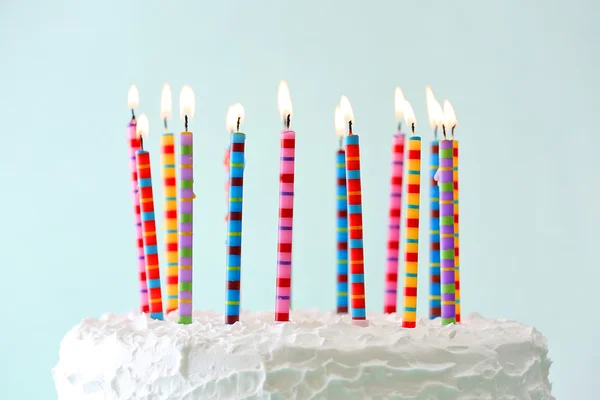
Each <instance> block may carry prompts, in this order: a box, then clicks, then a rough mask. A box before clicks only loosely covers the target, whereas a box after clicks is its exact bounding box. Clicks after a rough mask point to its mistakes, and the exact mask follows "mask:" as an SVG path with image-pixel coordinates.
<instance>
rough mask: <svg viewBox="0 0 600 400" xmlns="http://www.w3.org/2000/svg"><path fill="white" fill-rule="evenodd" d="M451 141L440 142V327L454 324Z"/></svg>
mask: <svg viewBox="0 0 600 400" xmlns="http://www.w3.org/2000/svg"><path fill="white" fill-rule="evenodd" d="M452 147H453V145H452V140H448V139H446V133H445V128H444V140H442V141H441V142H440V169H439V172H438V183H439V186H440V231H441V246H440V247H441V250H440V251H441V264H442V265H441V270H442V272H441V275H442V276H441V278H442V279H441V281H442V325H448V324H451V323H454V322H456V311H455V310H456V304H455V301H456V298H455V286H454V284H455V283H454V282H455V281H454V188H453V185H454V179H453V176H452V175H453V174H452V169H453V167H452V164H453V160H452Z"/></svg>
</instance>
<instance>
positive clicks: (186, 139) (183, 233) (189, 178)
mask: <svg viewBox="0 0 600 400" xmlns="http://www.w3.org/2000/svg"><path fill="white" fill-rule="evenodd" d="M195 102H196V101H195V97H194V92H193V91H192V89H191V88H190V87H189V86H187V85H186V86H184V87H183V88H182V90H181V95H180V115H181V117H182V119H184V120H185V131H184V132H181V137H180V144H179V146H180V147H179V149H180V151H179V154H180V156H179V157H180V163H179V179H180V181H179V323H180V324H191V323H192V309H193V304H192V276H193V270H192V266H193V257H192V248H193V244H194V236H193V232H194V226H193V222H194V218H193V216H194V203H193V200H194V197H195V196H194V135H193V134H192V132H189V131H188V121H189V120H191V119H193V117H194V112H195Z"/></svg>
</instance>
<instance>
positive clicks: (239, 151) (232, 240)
mask: <svg viewBox="0 0 600 400" xmlns="http://www.w3.org/2000/svg"><path fill="white" fill-rule="evenodd" d="M243 119H244V108H243V107H242V105H241V104H239V103H237V104H235V105H234V106H231V107H230V108H229V112H228V113H227V128H228V129H229V131H230V132H231V144H230V146H229V148H230V157H229V160H230V163H229V213H228V215H229V218H228V224H227V294H226V300H225V323H226V324H234V323H236V322H237V321H239V320H240V289H241V285H240V283H241V267H242V205H243V197H244V143H245V141H246V135H245V134H243V133H242V132H240V131H239V129H240V123H241V122H243Z"/></svg>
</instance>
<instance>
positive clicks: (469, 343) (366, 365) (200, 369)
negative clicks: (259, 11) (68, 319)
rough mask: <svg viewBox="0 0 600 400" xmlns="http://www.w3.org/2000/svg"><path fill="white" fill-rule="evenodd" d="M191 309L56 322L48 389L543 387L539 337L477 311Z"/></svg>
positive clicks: (411, 392)
mask: <svg viewBox="0 0 600 400" xmlns="http://www.w3.org/2000/svg"><path fill="white" fill-rule="evenodd" d="M368 316H369V322H370V325H369V326H368V327H358V326H353V325H352V324H351V322H350V318H349V317H348V316H343V317H341V316H339V315H336V314H334V313H330V312H321V311H315V310H293V311H292V315H291V319H292V322H288V323H282V324H275V323H274V322H273V313H272V312H257V313H254V312H245V313H242V316H241V322H240V323H236V324H234V325H230V326H228V325H224V323H223V315H222V314H217V313H214V312H210V311H195V312H194V323H193V324H191V325H178V324H177V323H176V321H177V315H176V313H171V314H170V315H169V316H168V318H167V320H166V321H155V320H152V319H150V318H149V317H148V316H146V315H143V314H142V315H141V314H139V313H134V312H132V313H129V314H124V315H116V314H110V313H109V314H105V315H103V316H102V317H101V318H87V319H84V320H83V321H82V322H81V323H80V324H78V325H77V326H75V327H74V328H73V329H71V331H69V332H68V333H67V335H66V336H65V338H64V339H63V341H62V343H61V346H60V358H59V361H58V364H57V365H56V367H55V369H54V370H53V375H54V380H55V383H56V389H57V392H58V398H59V400H75V399H77V400H110V399H148V400H167V399H169V400H171V399H185V400H194V399H436V400H437V399H464V400H467V399H494V400H496V399H518V400H529V399H535V400H545V399H554V397H552V395H551V384H550V382H549V380H548V373H549V370H550V364H551V361H550V359H549V358H548V356H547V353H548V348H547V344H546V339H545V338H544V336H543V335H542V334H541V333H540V332H538V331H537V330H536V329H535V328H532V327H528V326H524V325H522V324H520V323H518V322H514V321H508V320H490V319H485V318H483V317H481V316H479V315H477V314H472V315H470V316H467V318H466V319H465V320H464V321H463V322H462V323H461V324H458V325H449V326H444V327H442V326H441V325H440V321H439V319H438V320H435V321H430V320H427V319H419V321H418V323H417V328H415V329H403V328H401V327H400V318H399V316H397V315H395V314H392V315H382V314H374V313H370V314H368Z"/></svg>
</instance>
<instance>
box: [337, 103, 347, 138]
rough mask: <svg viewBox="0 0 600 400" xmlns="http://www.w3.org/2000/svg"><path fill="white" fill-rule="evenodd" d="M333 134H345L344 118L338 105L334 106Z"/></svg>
mask: <svg viewBox="0 0 600 400" xmlns="http://www.w3.org/2000/svg"><path fill="white" fill-rule="evenodd" d="M335 134H336V135H338V136H344V135H346V119H345V118H344V112H343V111H342V109H341V108H340V107H339V106H337V107H336V108H335Z"/></svg>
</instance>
